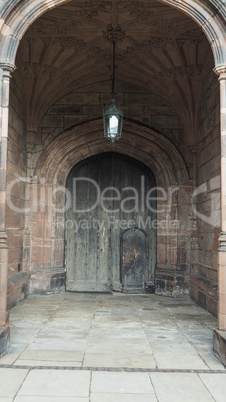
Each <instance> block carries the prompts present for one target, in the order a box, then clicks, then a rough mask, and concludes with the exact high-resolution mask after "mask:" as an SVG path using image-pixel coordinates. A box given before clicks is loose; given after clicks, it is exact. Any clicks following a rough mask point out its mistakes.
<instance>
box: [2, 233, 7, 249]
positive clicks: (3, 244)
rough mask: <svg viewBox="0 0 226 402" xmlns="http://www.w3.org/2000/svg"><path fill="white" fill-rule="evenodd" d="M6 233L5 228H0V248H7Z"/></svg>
mask: <svg viewBox="0 0 226 402" xmlns="http://www.w3.org/2000/svg"><path fill="white" fill-rule="evenodd" d="M7 237H8V236H7V234H6V232H5V230H3V229H0V249H1V248H8V246H7Z"/></svg>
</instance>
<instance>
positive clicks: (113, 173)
mask: <svg viewBox="0 0 226 402" xmlns="http://www.w3.org/2000/svg"><path fill="white" fill-rule="evenodd" d="M153 186H155V181H154V178H153V175H152V173H151V172H150V171H149V170H147V168H146V167H145V166H144V165H142V164H140V163H138V162H136V161H134V160H133V159H131V158H128V157H125V156H123V155H119V154H115V153H105V154H102V155H98V156H97V157H93V158H90V159H88V160H85V161H83V162H81V163H80V164H78V165H77V166H75V167H74V168H73V169H72V171H71V172H70V174H69V176H68V180H67V190H68V191H70V193H71V197H72V203H71V206H70V208H69V209H68V210H67V211H66V220H65V266H66V273H67V282H66V289H67V290H70V291H87V292H90V291H94V292H101V291H104V292H110V291H112V290H117V291H122V287H124V290H125V283H123V281H125V278H127V279H126V280H128V279H129V278H130V279H129V280H130V281H133V285H134V287H135V286H138V287H140V286H143V283H144V282H150V281H151V282H152V283H153V282H154V271H155V260H156V250H155V249H156V247H155V241H156V233H155V229H153V227H152V225H150V223H152V222H153V220H154V219H155V214H154V212H153V211H150V210H148V209H147V208H146V207H145V206H144V205H143V204H142V201H144V198H145V194H146V193H147V191H149V190H150V188H152V187H153ZM141 188H142V189H143V190H141ZM142 191H144V192H145V194H141V193H142ZM134 194H137V195H138V197H139V200H137V199H135V198H136V197H135V195H134ZM103 196H104V197H103ZM98 197H99V198H98ZM101 197H102V198H101ZM103 198H104V201H103ZM149 219H150V220H149ZM131 222H132V223H133V224H132V226H133V227H136V228H132V230H131V231H130V230H127V229H131V226H129V227H125V223H126V224H127V223H131ZM142 222H143V223H145V224H146V222H148V223H149V224H148V225H146V227H145V228H143V229H144V230H143V231H142V230H140V229H142V227H141V226H142ZM139 228H140V229H139ZM122 236H123V244H124V248H123V253H124V254H125V255H126V253H129V251H126V250H127V249H126V247H127V246H126V244H128V247H132V243H131V244H130V242H135V243H133V250H135V251H134V253H135V254H133V256H132V259H133V264H134V265H131V273H132V270H133V268H132V266H133V267H135V274H134V276H132V275H130V276H129V278H128V275H127V276H125V275H124V274H122V267H121V261H122V255H121V253H122V249H121V239H122ZM130 237H131V239H130ZM129 244H130V246H129ZM147 250H149V253H147ZM138 254H139V258H138ZM126 269H127V268H125V267H124V268H123V272H125V270H126ZM131 285H132V282H131ZM131 289H132V288H131Z"/></svg>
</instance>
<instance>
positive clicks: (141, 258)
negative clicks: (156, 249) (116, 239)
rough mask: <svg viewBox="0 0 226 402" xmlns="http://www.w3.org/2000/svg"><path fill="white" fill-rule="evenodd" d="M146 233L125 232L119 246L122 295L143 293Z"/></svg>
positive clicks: (146, 251) (135, 229)
mask: <svg viewBox="0 0 226 402" xmlns="http://www.w3.org/2000/svg"><path fill="white" fill-rule="evenodd" d="M146 237H147V235H146V233H145V232H144V231H143V230H141V229H139V228H137V227H134V228H131V229H128V230H126V231H125V232H124V233H123V235H122V245H121V253H122V260H121V280H122V285H123V292H124V293H141V292H143V293H144V292H145V283H146V277H147V259H148V247H147V246H148V245H147V242H146Z"/></svg>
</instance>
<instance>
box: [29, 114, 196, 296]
mask: <svg viewBox="0 0 226 402" xmlns="http://www.w3.org/2000/svg"><path fill="white" fill-rule="evenodd" d="M96 136H97V137H96ZM93 137H96V141H95V142H93ZM79 138H82V139H85V141H80V140H79ZM139 141H142V143H143V145H144V147H142V149H139V147H137V144H138V142H139ZM112 151H113V152H117V153H120V154H122V155H125V156H129V157H132V158H133V159H135V160H137V161H140V162H142V163H143V164H144V165H146V166H147V167H149V168H150V169H151V170H152V172H153V174H154V175H155V177H156V181H157V186H158V187H160V188H161V189H162V191H163V192H165V194H166V197H167V198H168V199H167V200H166V199H162V200H160V201H159V214H158V213H157V217H156V220H157V221H159V222H160V223H161V222H163V224H164V225H165V226H166V225H167V227H165V226H164V227H161V226H160V228H159V233H158V236H157V261H158V267H159V268H160V271H159V272H157V275H156V281H155V282H156V291H157V292H158V293H160V294H162V293H164V292H166V289H165V285H164V281H163V280H162V274H161V268H162V269H164V267H165V264H166V260H167V259H168V263H169V264H171V267H172V270H174V272H175V271H176V266H177V264H178V261H177V258H178V257H177V254H176V253H175V250H176V248H179V249H180V250H181V253H185V254H186V253H187V252H186V251H185V248H186V243H189V239H190V236H191V232H188V233H187V236H188V240H187V242H185V243H184V244H183V245H182V244H180V230H181V229H180V227H179V226H180V224H179V222H182V221H183V220H184V217H185V216H186V214H187V213H186V211H187V208H188V204H187V203H186V202H185V203H184V205H180V207H179V203H178V201H179V199H180V198H181V197H182V198H183V197H184V196H183V194H184V195H185V194H188V192H190V193H191V192H192V186H190V185H189V180H188V172H187V168H186V165H185V164H184V161H183V158H182V157H181V155H180V153H179V152H178V151H177V150H176V148H175V147H174V146H173V145H172V144H171V142H170V141H168V140H167V139H166V138H164V137H163V136H161V135H159V134H157V133H155V132H154V131H153V130H150V129H148V128H145V127H141V126H139V125H137V124H135V123H129V122H125V124H124V132H123V138H122V139H121V141H120V142H118V144H114V145H113V146H112V144H110V143H109V142H106V141H105V139H104V137H103V136H102V121H92V122H89V123H85V124H82V125H80V126H77V127H74V128H72V129H70V130H68V131H66V132H65V133H62V134H61V135H59V136H58V137H57V138H56V139H55V140H54V141H53V142H52V143H51V144H50V145H49V146H48V147H47V148H46V150H45V152H43V154H42V155H41V157H40V159H39V161H38V163H37V168H36V171H35V177H36V183H35V184H34V183H33V184H30V188H31V190H30V192H31V194H32V186H34V185H35V186H36V187H35V188H36V189H35V191H34V194H35V195H36V194H37V193H39V188H40V187H41V186H43V180H45V188H47V189H48V190H47V192H48V196H49V200H52V201H51V203H50V202H49V204H52V208H51V210H50V209H46V210H45V211H44V210H42V211H37V209H36V208H35V200H32V199H31V205H33V206H34V211H33V213H31V226H32V227H34V228H36V229H35V230H34V234H33V235H32V242H31V245H30V251H29V253H28V254H29V256H31V261H32V262H31V267H30V269H31V270H32V269H33V267H32V266H33V264H34V271H35V270H36V272H34V274H33V275H32V277H31V288H32V289H33V291H37V292H39V291H40V290H41V289H43V288H45V289H46V291H50V290H51V286H56V287H57V285H56V284H55V283H54V278H55V279H56V278H58V279H59V281H60V278H64V276H65V267H64V232H65V223H64V222H65V197H66V205H67V192H66V194H65V192H64V190H63V189H64V188H65V184H66V180H67V177H68V174H69V172H70V171H71V169H72V168H73V167H74V166H75V165H76V164H77V163H78V162H81V161H83V160H85V159H86V158H88V157H91V156H95V155H98V154H100V153H103V152H105V153H106V152H112ZM172 155H174V157H173V158H172ZM56 166H57V168H56ZM178 184H180V188H177V185H178ZM175 189H177V190H176V191H178V197H176V198H175V199H173V194H174V192H175ZM186 197H187V195H186ZM169 205H170V208H172V210H174V215H173V216H172V217H171V216H169V210H168V208H169ZM178 207H179V209H178ZM177 210H178V212H175V211H177ZM175 213H176V215H177V223H178V226H177V225H175V224H174V223H175V221H174V216H175ZM187 215H188V214H187ZM190 219H192V218H191V217H189V216H188V218H187V220H188V226H191V225H190V223H189V220H190ZM39 226H40V227H42V228H43V233H46V236H45V238H43V239H40V238H39V237H38V235H37V234H36V233H38V230H37V228H38V227H39ZM50 228H52V231H54V232H55V233H57V235H56V236H55V237H54V238H52V237H51V230H50ZM167 239H168V240H167ZM169 239H171V240H172V241H171V240H170V241H169ZM166 244H167V246H166ZM36 249H38V250H39V253H38V255H37V253H36V252H35V250H36ZM34 252H35V258H34V257H32V256H33V255H34V254H33V253H34ZM43 260H45V261H49V262H50V264H51V265H48V264H47V265H48V266H46V268H45V270H43V269H42V270H41V271H38V270H37V269H35V267H36V266H37V265H38V264H42V261H43ZM174 267H175V268H174ZM189 269H190V268H189V261H187V268H186V269H185V271H184V273H178V272H177V274H176V275H175V274H173V271H170V273H169V277H167V274H166V273H165V280H166V281H167V286H168V288H169V289H171V290H169V291H168V292H169V293H170V294H175V295H176V294H178V292H179V293H180V292H181V293H183V292H187V283H186V279H185V272H186V270H189ZM57 275H58V276H57ZM170 278H171V279H170ZM62 280H63V279H62ZM178 281H179V282H180V286H178ZM60 286H62V281H61V282H60ZM52 290H53V289H52Z"/></svg>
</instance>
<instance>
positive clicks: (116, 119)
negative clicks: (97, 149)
mask: <svg viewBox="0 0 226 402" xmlns="http://www.w3.org/2000/svg"><path fill="white" fill-rule="evenodd" d="M103 122H104V136H105V137H106V138H108V139H109V140H110V141H111V142H115V141H116V140H118V139H119V138H120V137H121V135H122V124H123V112H122V111H121V110H120V109H118V108H117V107H116V101H115V99H114V97H113V98H112V100H111V102H110V105H109V108H108V109H104V110H103Z"/></svg>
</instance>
